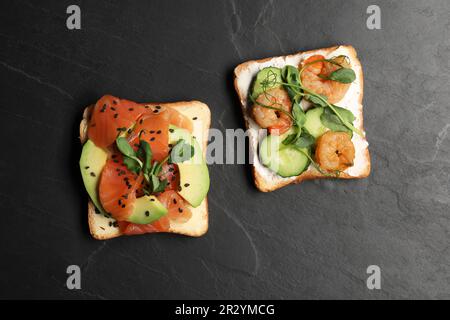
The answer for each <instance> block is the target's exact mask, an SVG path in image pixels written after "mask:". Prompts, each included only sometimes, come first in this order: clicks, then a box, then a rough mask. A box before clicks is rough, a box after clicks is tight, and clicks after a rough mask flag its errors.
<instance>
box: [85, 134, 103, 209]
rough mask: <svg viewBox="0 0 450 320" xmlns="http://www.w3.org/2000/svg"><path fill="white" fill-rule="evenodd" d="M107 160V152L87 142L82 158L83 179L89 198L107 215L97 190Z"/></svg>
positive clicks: (89, 141)
mask: <svg viewBox="0 0 450 320" xmlns="http://www.w3.org/2000/svg"><path fill="white" fill-rule="evenodd" d="M107 158H108V155H107V153H106V151H104V150H103V149H102V148H99V147H97V146H96V145H95V144H94V142H92V141H91V140H88V141H86V143H85V144H84V146H83V150H82V151H81V157H80V170H81V177H82V178H83V182H84V187H85V188H86V191H87V192H88V194H89V197H90V198H91V200H92V202H93V203H94V205H95V206H96V207H97V209H98V210H100V211H101V212H102V213H105V210H104V209H103V207H102V205H101V204H100V200H99V198H98V191H97V188H98V182H99V180H100V174H101V173H102V170H103V167H104V166H105V163H106V159H107Z"/></svg>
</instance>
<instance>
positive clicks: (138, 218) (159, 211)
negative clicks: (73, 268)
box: [127, 196, 167, 224]
mask: <svg viewBox="0 0 450 320" xmlns="http://www.w3.org/2000/svg"><path fill="white" fill-rule="evenodd" d="M166 213H167V208H166V207H164V205H163V204H162V203H161V202H159V200H158V199H157V198H156V197H155V196H143V197H140V198H137V199H136V201H135V202H134V208H133V213H132V214H131V215H130V216H129V217H128V219H127V221H128V222H132V223H137V224H148V223H152V222H154V221H156V220H158V219H159V218H161V217H162V216H164V215H165V214H166Z"/></svg>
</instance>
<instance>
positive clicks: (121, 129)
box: [116, 127, 127, 131]
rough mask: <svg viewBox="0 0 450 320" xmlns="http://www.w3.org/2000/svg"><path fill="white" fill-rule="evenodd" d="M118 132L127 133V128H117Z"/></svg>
mask: <svg viewBox="0 0 450 320" xmlns="http://www.w3.org/2000/svg"><path fill="white" fill-rule="evenodd" d="M116 130H117V131H127V128H125V127H120V128H117V129H116Z"/></svg>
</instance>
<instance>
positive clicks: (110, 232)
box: [80, 100, 211, 240]
mask: <svg viewBox="0 0 450 320" xmlns="http://www.w3.org/2000/svg"><path fill="white" fill-rule="evenodd" d="M145 104H146V105H149V106H156V105H159V106H162V107H170V108H175V109H178V110H181V109H183V108H195V109H196V110H198V111H201V112H203V113H204V116H203V117H202V121H204V122H203V123H202V126H203V128H202V131H206V132H204V134H202V137H203V141H202V148H203V156H205V155H206V147H207V144H208V132H207V131H208V129H209V128H210V125H211V112H210V110H209V108H208V106H207V105H206V104H204V103H202V102H200V101H196V100H193V101H179V102H161V103H157V102H150V103H145ZM93 107H94V105H89V106H88V107H86V108H85V109H84V111H83V119H82V120H81V122H80V142H81V144H84V143H85V142H86V141H87V139H88V136H87V128H88V124H89V118H90V115H91V113H92V110H93ZM180 112H181V111H180ZM87 207H88V208H87V209H88V210H87V211H88V225H89V232H90V233H91V235H92V237H93V238H94V239H97V240H107V239H112V238H116V237H119V236H122V235H123V233H122V232H121V231H120V230H119V228H116V227H111V226H109V224H106V225H105V224H104V225H103V226H99V225H98V221H97V219H98V218H97V217H98V216H99V214H98V213H96V212H95V206H94V204H93V203H92V201H91V200H90V199H89V200H88V206H87ZM198 208H199V209H200V210H201V211H202V212H201V214H202V216H201V221H202V222H203V223H202V227H201V228H199V229H197V230H195V231H187V230H183V229H182V228H173V227H172V226H171V228H170V229H169V231H167V233H177V234H182V235H186V236H191V237H200V236H202V235H204V234H205V233H206V232H207V231H208V226H209V221H208V220H209V214H208V200H207V198H205V199H204V200H203V202H202V204H201V205H200V206H199V207H198ZM196 209H197V208H192V209H191V210H196ZM100 216H101V217H102V218H104V217H103V215H102V214H100ZM106 221H114V220H113V219H110V220H106ZM105 231H107V232H105Z"/></svg>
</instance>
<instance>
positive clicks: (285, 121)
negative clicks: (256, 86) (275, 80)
mask: <svg viewBox="0 0 450 320" xmlns="http://www.w3.org/2000/svg"><path fill="white" fill-rule="evenodd" d="M264 106H269V107H273V108H277V109H282V110H284V111H286V112H291V108H292V105H291V100H290V99H289V95H288V93H287V92H286V90H284V89H282V88H274V89H270V90H267V91H266V92H264V93H262V94H260V95H259V97H258V98H257V99H256V103H255V104H254V105H253V108H252V113H253V119H255V121H256V123H257V124H258V125H259V126H260V127H261V128H267V129H268V130H269V133H270V134H274V135H280V134H283V133H285V132H286V131H288V130H289V128H290V127H291V125H292V121H291V118H290V117H289V116H288V115H287V114H285V113H284V112H282V111H279V110H274V109H270V108H266V107H264Z"/></svg>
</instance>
